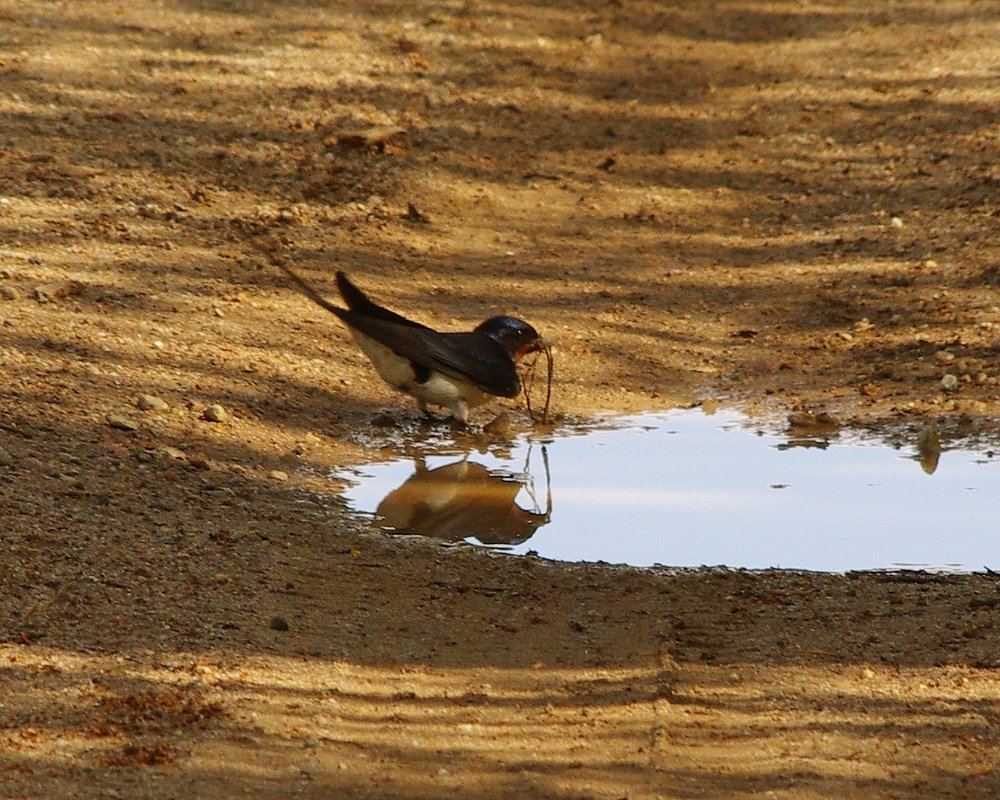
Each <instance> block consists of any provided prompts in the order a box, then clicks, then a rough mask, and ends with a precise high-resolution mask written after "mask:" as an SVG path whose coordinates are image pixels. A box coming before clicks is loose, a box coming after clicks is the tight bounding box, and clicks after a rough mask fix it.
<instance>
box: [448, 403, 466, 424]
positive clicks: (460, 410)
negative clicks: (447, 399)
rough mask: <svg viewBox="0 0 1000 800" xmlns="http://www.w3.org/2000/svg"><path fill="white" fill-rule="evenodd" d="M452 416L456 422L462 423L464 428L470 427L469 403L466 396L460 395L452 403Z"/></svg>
mask: <svg viewBox="0 0 1000 800" xmlns="http://www.w3.org/2000/svg"><path fill="white" fill-rule="evenodd" d="M451 416H452V417H453V418H454V419H455V421H456V422H458V423H460V424H461V426H462V427H463V428H464V427H468V425H469V404H468V403H466V402H465V399H464V398H461V397H459V398H458V399H457V400H455V402H453V403H452V404H451Z"/></svg>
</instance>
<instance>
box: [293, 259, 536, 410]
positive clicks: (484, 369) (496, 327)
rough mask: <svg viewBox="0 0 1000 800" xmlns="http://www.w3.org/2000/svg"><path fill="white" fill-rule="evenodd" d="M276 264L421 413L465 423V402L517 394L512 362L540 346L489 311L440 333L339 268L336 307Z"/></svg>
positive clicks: (518, 325) (529, 332) (532, 335)
mask: <svg viewBox="0 0 1000 800" xmlns="http://www.w3.org/2000/svg"><path fill="white" fill-rule="evenodd" d="M282 269H283V270H284V271H285V273H287V274H288V276H289V277H290V278H291V279H292V280H293V281H295V283H297V284H298V285H299V287H300V288H301V289H302V291H304V292H305V293H306V296H307V297H309V299H310V300H312V301H313V302H314V303H316V304H317V305H319V306H321V307H323V308H325V309H326V310H327V311H330V312H332V313H333V314H336V315H337V316H338V317H339V318H340V320H341V321H342V322H343V323H344V324H345V325H346V326H347V328H348V330H350V332H351V335H352V336H353V337H354V341H355V342H357V344H358V346H359V347H360V348H361V350H362V351H363V352H364V354H365V355H366V356H368V358H369V359H370V360H371V362H372V364H373V365H374V367H375V369H376V371H377V372H378V374H379V375H380V376H382V379H383V380H384V381H385V382H386V383H388V384H389V385H390V386H392V387H393V388H394V389H397V390H399V391H401V392H404V393H405V394H408V395H410V396H411V397H413V398H415V399H416V401H417V405H419V406H420V410H421V411H422V412H424V413H425V414H429V412H428V410H427V406H429V405H432V406H441V407H444V408H447V409H449V410H450V411H451V414H452V416H453V417H454V418H455V419H456V420H458V421H459V422H461V423H463V424H465V423H467V422H468V419H469V409H470V408H474V407H476V406H478V405H481V404H483V403H485V402H486V401H487V400H488V399H489V398H490V396H497V397H517V394H518V392H520V391H521V380H520V378H519V377H518V374H517V362H518V361H519V360H520V359H521V357H522V356H525V355H527V354H528V353H533V352H536V351H539V350H543V349H544V348H545V347H546V344H545V342H544V341H543V340H542V338H541V337H540V336H539V335H538V331H536V330H535V329H534V328H533V327H532V326H531V325H529V324H528V323H527V322H525V321H524V320H520V319H517V318H516V317H508V316H496V317H490V318H489V319H487V320H486V321H484V322H481V323H480V324H479V325H477V326H476V328H475V329H474V330H472V331H470V332H469V333H438V332H437V331H435V330H433V329H431V328H429V327H427V326H426V325H422V324H420V323H419V322H414V321H412V320H409V319H407V318H406V317H403V316H401V315H399V314H397V313H396V312H395V311H390V310H389V309H387V308H383V307H382V306H380V305H378V304H376V303H374V302H372V301H371V300H369V299H368V297H367V296H366V295H365V294H364V293H363V292H362V291H361V290H360V289H359V288H358V287H357V286H355V285H354V284H353V283H351V282H350V280H348V278H347V276H346V275H345V274H344V273H343V272H337V288H338V289H339V290H340V296H341V297H342V298H343V300H344V303H346V304H347V308H346V309H344V308H340V307H339V306H336V305H334V304H333V303H331V302H330V301H328V300H327V299H326V298H324V297H323V296H322V295H321V294H319V292H317V291H316V290H315V289H313V288H312V286H310V285H309V284H308V283H306V282H305V281H304V280H303V279H302V278H300V277H299V276H298V275H296V274H295V273H294V272H292V271H291V270H290V269H289V268H288V267H285V266H282Z"/></svg>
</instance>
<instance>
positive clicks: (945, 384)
mask: <svg viewBox="0 0 1000 800" xmlns="http://www.w3.org/2000/svg"><path fill="white" fill-rule="evenodd" d="M941 388H942V389H943V390H944V391H946V392H957V391H958V376H957V375H954V374H952V373H950V372H949V373H947V374H946V375H945V376H944V377H943V378H941Z"/></svg>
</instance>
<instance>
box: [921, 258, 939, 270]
mask: <svg viewBox="0 0 1000 800" xmlns="http://www.w3.org/2000/svg"><path fill="white" fill-rule="evenodd" d="M937 265H938V262H937V261H935V260H934V259H933V258H928V259H926V260H925V261H924V266H925V267H929V268H930V269H934V267H936V266H937Z"/></svg>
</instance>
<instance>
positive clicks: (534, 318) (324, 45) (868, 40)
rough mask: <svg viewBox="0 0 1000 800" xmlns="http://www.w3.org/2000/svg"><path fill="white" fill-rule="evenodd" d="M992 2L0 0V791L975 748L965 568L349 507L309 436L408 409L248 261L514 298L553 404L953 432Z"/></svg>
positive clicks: (510, 793) (548, 777)
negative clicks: (654, 541)
mask: <svg viewBox="0 0 1000 800" xmlns="http://www.w3.org/2000/svg"><path fill="white" fill-rule="evenodd" d="M997 42H1000V12H998V9H997V6H996V4H995V3H993V2H990V1H989V0H933V1H932V0H927V1H926V2H917V1H916V0H913V1H911V0H900V1H899V2H893V3H862V2H859V1H857V0H842V1H841V2H828V3H821V2H811V0H804V1H803V2H777V0H776V1H775V2H752V1H749V0H748V1H747V2H735V0H732V1H730V0H717V1H716V2H713V3H701V2H693V0H692V1H691V2H688V1H687V0H680V1H679V2H672V3H653V2H642V1H641V0H613V1H612V2H606V1H605V0H585V1H584V2H577V3H568V2H565V3H560V2H551V3H544V4H539V3H519V2H507V3H490V2H479V1H478V0H469V1H468V2H464V3H460V2H422V1H418V2H410V3H389V2H383V3H378V2H376V3H364V4H349V3H345V4H335V3H322V2H318V0H317V2H306V1H305V0H303V2H287V3H281V4H272V3H264V2H254V0H202V1H201V2H196V1H195V0H190V2H187V1H185V0H162V1H161V2H140V3H120V2H101V1H100V0H74V1H73V2H49V1H48V0H17V2H12V1H7V2H5V1H4V0H0V118H2V120H3V126H2V129H0V134H2V142H3V147H2V149H0V513H2V519H3V523H2V528H0V544H2V550H0V552H2V554H3V555H2V558H3V561H2V566H3V574H4V580H3V583H2V591H0V797H5V798H47V799H50V798H109V797H111V798H113V797H121V798H175V797H181V796H185V797H199V798H201V797H204V798H223V797H236V796H239V797H259V798H286V797H291V796H295V797H309V798H311V797H315V798H329V797H358V798H361V797H372V798H386V797H389V798H416V797H428V798H431V797H433V798H438V797H462V798H525V797H553V798H574V800H579V799H582V798H608V799H609V800H620V799H621V798H631V799H633V800H634V799H635V798H695V797H698V798H756V797H780V798H795V799H796V800H799V799H802V800H805V799H806V798H820V797H824V798H826V797H840V798H855V797H856V798H871V797H887V798H888V797H893V798H926V797H955V798H968V797H990V796H996V795H997V794H998V793H1000V770H998V769H997V761H998V743H1000V671H998V668H1000V647H998V645H997V636H996V634H997V620H998V614H1000V610H998V609H1000V586H998V579H997V576H996V574H993V573H984V574H976V575H969V576H958V577H955V576H952V577H946V576H937V575H920V574H913V575H908V574H902V575H879V574H857V575H853V574H852V575H846V576H845V575H796V574H789V573H779V572H768V573H761V574H749V573H744V572H731V571H722V570H719V571H716V570H703V571H695V572H675V571H669V570H646V571H642V570H632V569H624V568H613V567H607V566H600V565H591V566H587V565H578V566H568V565H559V564H552V563H545V562H540V561H537V560H532V559H521V560H518V559H511V558H507V557H503V556H499V555H495V554H490V553H484V552H479V551H470V550H467V549H463V548H451V549H444V548H441V547H439V546H436V545H435V544H434V543H432V542H424V541H419V540H412V539H390V538H387V537H384V536H381V535H377V534H374V533H371V532H367V531H365V530H364V529H363V526H362V525H361V524H360V523H359V522H357V521H356V520H353V519H352V518H351V517H350V516H349V515H347V514H346V513H345V512H344V510H343V507H342V503H341V502H340V501H339V499H338V495H337V489H338V487H337V485H336V484H335V483H333V482H331V481H330V480H329V479H327V478H326V477H325V476H326V474H327V472H328V470H329V469H330V467H332V466H335V465H344V464H349V463H352V461H354V460H356V459H359V458H365V459H370V458H371V457H372V455H373V452H374V453H375V454H376V455H377V454H378V453H384V454H386V455H396V454H398V453H399V452H400V449H401V447H402V446H403V444H402V443H403V442H406V441H409V442H413V441H414V440H418V439H419V436H420V431H419V426H418V425H417V414H416V411H415V409H414V407H413V405H412V403H409V402H408V401H406V400H405V399H403V398H400V397H398V396H395V395H393V394H392V393H390V392H389V391H388V390H387V389H386V388H385V387H384V386H383V385H381V384H380V383H379V381H378V380H377V378H376V377H374V375H373V372H372V370H371V369H370V367H369V366H368V365H367V363H366V361H365V359H364V357H363V356H362V355H361V354H360V353H358V352H357V350H356V349H355V348H354V347H353V346H352V344H351V343H350V341H349V340H348V338H347V336H346V335H345V333H344V331H343V330H342V329H341V328H340V327H339V326H338V324H337V323H336V320H334V319H332V318H330V317H329V316H328V315H324V314H323V312H321V311H320V310H319V309H317V308H316V307H314V306H312V305H311V304H310V303H309V302H308V301H307V300H306V299H304V298H303V297H302V296H301V294H299V293H297V292H296V291H294V290H293V289H292V288H290V287H289V286H288V285H287V281H286V280H284V279H283V277H282V275H281V273H280V271H279V270H278V269H276V265H277V264H279V263H286V264H289V265H293V266H295V267H296V268H297V269H298V270H299V271H300V272H301V273H302V274H303V275H305V276H306V277H308V278H309V279H310V280H312V281H313V282H315V283H316V285H318V286H320V287H323V288H324V289H326V290H328V291H330V290H332V275H333V272H334V270H336V269H338V268H342V269H345V270H347V271H348V272H350V273H351V274H352V275H353V276H354V277H355V278H356V280H357V281H358V282H359V283H360V284H361V285H363V286H365V287H366V288H368V289H370V290H371V291H372V293H373V294H375V295H376V296H377V297H379V298H380V299H383V300H385V301H386V302H387V303H388V304H390V305H392V306H394V307H397V308H400V309H404V310H412V312H413V313H414V315H416V316H419V318H420V319H421V320H422V321H424V322H426V323H428V324H431V325H435V326H438V327H441V328H452V329H460V328H463V327H465V328H467V327H470V326H471V325H473V324H475V323H476V322H478V321H479V320H481V319H482V318H483V317H485V316H487V315H488V314H490V313H493V312H495V311H499V310H505V311H508V312H512V313H516V314H518V315H520V316H523V317H524V318H526V319H528V320H530V321H531V322H532V323H534V324H535V326H536V327H537V328H538V329H539V330H541V331H542V332H543V333H544V334H545V335H546V336H548V337H551V338H553V339H555V340H557V343H558V345H557V349H556V367H557V371H556V383H555V387H554V388H555V399H554V406H555V411H556V412H557V414H559V415H562V416H561V419H575V418H583V417H586V416H588V415H590V414H593V413H595V412H597V411H631V410H638V409H651V408H669V407H672V406H676V405H689V404H693V403H697V402H700V401H703V400H706V399H713V400H720V401H722V402H724V403H728V404H732V405H738V406H741V407H743V408H745V409H747V410H748V411H750V412H751V413H757V414H769V415H777V416H778V417H782V416H784V415H785V414H787V413H789V412H792V411H795V410H800V409H803V408H808V409H814V410H817V411H819V410H826V411H830V412H832V413H834V414H835V415H836V416H837V417H838V418H839V419H840V420H841V422H842V423H844V424H847V425H856V426H866V427H873V428H880V429H885V428H886V426H891V425H894V424H906V425H909V426H913V427H914V428H916V427H919V426H921V425H924V424H926V423H928V422H931V421H935V420H937V421H938V422H939V424H940V425H941V428H942V431H944V436H945V444H946V445H947V440H948V436H951V435H959V434H962V433H967V432H969V431H974V432H978V433H980V434H981V435H983V436H991V435H992V431H993V430H994V426H993V421H992V419H991V415H992V414H994V413H995V410H996V408H997V402H998V394H1000V385H998V381H1000V368H998V366H997V356H998V353H1000V294H998V286H1000V239H998V237H997V233H996V232H997V225H998V217H1000V199H998V198H1000V166H998V164H1000V121H998V116H1000V112H998V109H1000V87H998V82H997V76H998V74H1000V46H998V45H997ZM948 376H951V377H948ZM942 380H944V382H943V383H942ZM144 396H147V397H145V398H144ZM140 405H142V406H144V407H142V408H140ZM505 405H506V407H507V408H509V409H510V410H511V411H512V413H513V415H514V422H513V425H514V428H515V430H518V429H523V428H525V427H527V426H528V425H529V421H528V420H527V418H526V417H525V415H524V413H523V411H522V410H520V409H519V404H518V403H516V402H514V403H506V404H504V403H499V402H498V403H496V404H493V405H491V406H489V407H487V408H485V409H483V410H481V411H480V412H478V413H477V415H476V419H477V421H479V422H485V421H487V420H489V419H490V418H491V416H492V415H494V414H495V413H496V412H497V411H499V410H500V409H502V408H504V407H505ZM216 406H218V407H220V408H216ZM213 419H214V420H215V421H212V420H213Z"/></svg>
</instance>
